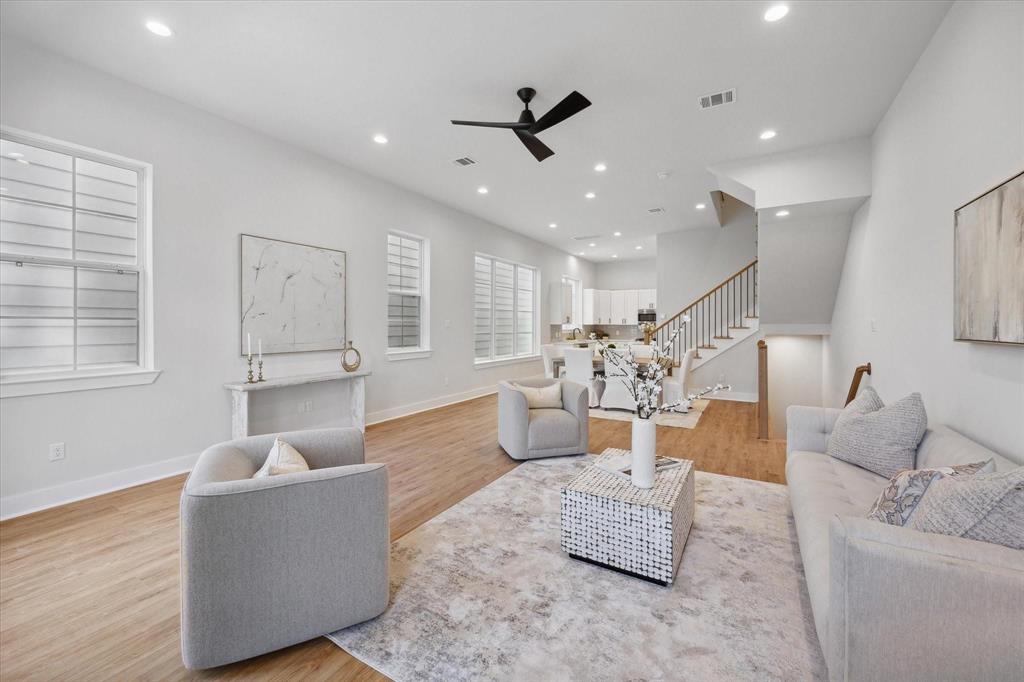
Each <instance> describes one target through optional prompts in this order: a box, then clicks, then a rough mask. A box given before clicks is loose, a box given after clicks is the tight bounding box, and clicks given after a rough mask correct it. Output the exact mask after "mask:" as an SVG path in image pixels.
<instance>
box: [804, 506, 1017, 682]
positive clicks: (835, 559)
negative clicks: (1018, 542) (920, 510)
mask: <svg viewBox="0 0 1024 682" xmlns="http://www.w3.org/2000/svg"><path fill="white" fill-rule="evenodd" d="M829 531H830V544H831V550H830V564H831V565H830V574H829V582H830V584H829V610H828V636H827V640H828V641H827V642H822V647H823V649H825V652H826V658H827V659H828V661H829V676H830V677H831V679H832V680H843V681H845V680H881V679H905V680H906V679H917V680H1012V679H1021V676H1022V673H1024V626H1022V624H1021V623H1022V621H1021V614H1022V613H1024V552H1020V551H1017V550H1013V549H1010V548H1008V547H1001V546H999V545H992V544H989V543H985V542H977V541H975V540H966V539H963V538H958V537H951V536H947V535H937V534H934V533H921V532H919V531H916V530H911V529H909V528H902V527H900V526H891V525H888V524H884V523H879V522H877V521H873V520H870V519H862V518H848V517H835V518H833V519H832V521H831V525H830V528H829Z"/></svg>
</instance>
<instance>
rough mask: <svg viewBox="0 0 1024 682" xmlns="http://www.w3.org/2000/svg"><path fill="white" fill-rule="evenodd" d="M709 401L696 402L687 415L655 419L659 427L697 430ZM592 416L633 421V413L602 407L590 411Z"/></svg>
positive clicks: (665, 413)
mask: <svg viewBox="0 0 1024 682" xmlns="http://www.w3.org/2000/svg"><path fill="white" fill-rule="evenodd" d="M708 402H709V401H708V400H704V399H701V400H694V401H693V404H692V405H690V411H689V412H687V413H686V414H682V413H680V412H662V413H660V414H659V415H657V416H656V417H655V418H654V423H655V424H657V425H658V426H671V427H674V428H677V429H695V428H697V422H698V421H699V420H700V416H701V415H702V414H704V410H705V409H707V406H708ZM590 416H591V417H593V418H594V419H614V420H615V421H620V422H629V421H633V413H632V412H626V411H625V410H604V409H602V408H600V407H593V408H591V409H590Z"/></svg>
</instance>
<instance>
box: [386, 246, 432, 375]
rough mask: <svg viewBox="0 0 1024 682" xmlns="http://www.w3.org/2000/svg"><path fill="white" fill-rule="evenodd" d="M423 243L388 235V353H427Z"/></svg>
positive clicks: (424, 248) (426, 264) (426, 253)
mask: <svg viewBox="0 0 1024 682" xmlns="http://www.w3.org/2000/svg"><path fill="white" fill-rule="evenodd" d="M428 244H429V243H428V242H427V240H425V239H423V238H421V237H417V236H415V235H411V234H407V233H404V232H390V233H388V271H387V277H388V284H387V294H388V353H389V354H398V355H401V354H402V353H409V352H415V351H425V350H429V347H430V345H429V340H428V334H429V326H430V319H429V317H428V314H427V312H428V310H429V307H428V301H427V288H428V282H429V279H428V261H429V253H428V251H429V246H428Z"/></svg>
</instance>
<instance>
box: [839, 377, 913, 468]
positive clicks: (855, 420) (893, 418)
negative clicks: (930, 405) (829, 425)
mask: <svg viewBox="0 0 1024 682" xmlns="http://www.w3.org/2000/svg"><path fill="white" fill-rule="evenodd" d="M927 428H928V415H927V414H926V413H925V411H924V402H922V401H921V394H920V393H911V394H910V395H908V396H907V397H906V398H902V399H901V400H897V401H896V402H894V403H893V404H892V405H888V406H884V405H883V404H882V400H881V398H879V397H878V394H877V393H876V392H875V389H873V388H871V387H870V386H868V387H866V388H865V389H864V390H863V391H861V393H860V395H858V396H857V397H856V398H855V399H854V400H853V401H852V402H851V403H850V404H849V405H847V406H846V408H845V409H844V410H843V413H842V414H841V415H839V418H838V419H837V420H836V425H835V426H834V427H833V429H832V435H831V436H830V437H829V439H828V449H827V450H826V452H827V453H828V455H829V457H835V458H836V459H840V460H842V461H844V462H849V463H850V464H854V465H856V466H859V467H861V468H862V469H867V470H868V471H873V472H875V473H876V474H880V475H882V476H885V477H887V478H891V477H892V476H895V475H896V474H897V473H899V472H900V471H903V470H904V469H913V468H914V461H915V460H916V459H917V446H918V444H920V442H921V438H923V437H924V432H925V429H927Z"/></svg>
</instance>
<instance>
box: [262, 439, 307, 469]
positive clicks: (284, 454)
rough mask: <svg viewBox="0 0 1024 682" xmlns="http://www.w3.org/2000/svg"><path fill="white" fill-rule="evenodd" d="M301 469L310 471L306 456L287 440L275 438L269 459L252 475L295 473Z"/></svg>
mask: <svg viewBox="0 0 1024 682" xmlns="http://www.w3.org/2000/svg"><path fill="white" fill-rule="evenodd" d="M300 471H309V465H308V464H306V458H305V457H303V456H302V454H301V453H300V452H299V451H298V450H296V449H295V448H293V447H292V446H291V445H289V444H288V443H286V442H285V441H283V440H281V439H280V438H275V439H274V447H272V448H270V454H268V455H267V460H266V461H265V462H263V466H261V467H260V470H259V471H257V472H256V473H255V474H253V475H252V477H253V478H263V477H264V476H278V475H280V474H295V473H298V472H300Z"/></svg>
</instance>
